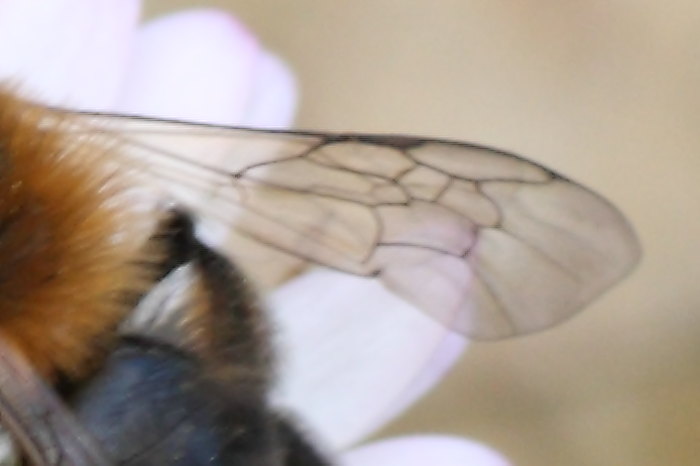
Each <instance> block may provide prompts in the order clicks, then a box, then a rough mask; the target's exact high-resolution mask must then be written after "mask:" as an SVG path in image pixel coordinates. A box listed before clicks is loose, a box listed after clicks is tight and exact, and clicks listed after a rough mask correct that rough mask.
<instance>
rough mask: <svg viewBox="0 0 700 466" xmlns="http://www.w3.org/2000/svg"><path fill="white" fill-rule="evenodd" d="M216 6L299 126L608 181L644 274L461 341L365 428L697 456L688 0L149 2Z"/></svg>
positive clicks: (510, 444) (615, 453)
mask: <svg viewBox="0 0 700 466" xmlns="http://www.w3.org/2000/svg"><path fill="white" fill-rule="evenodd" d="M193 6H217V7H222V8H226V9H228V10H230V11H231V12H232V13H234V14H235V15H237V16H238V17H239V18H241V19H242V20H243V21H244V22H245V23H246V24H247V25H248V26H249V27H250V28H251V29H252V30H254V31H255V32H256V33H257V34H258V36H259V37H260V38H261V40H262V41H263V42H264V43H265V44H266V45H267V47H269V48H270V49H272V50H274V51H276V52H278V53H279V55H280V56H282V57H284V59H285V60H286V61H287V62H288V63H289V64H290V65H291V66H292V68H293V69H294V70H295V72H296V74H297V76H298V79H299V85H300V87H301V93H302V95H301V101H300V112H299V118H298V120H297V122H298V124H297V126H298V127H301V128H309V129H330V130H354V131H360V130H361V131H371V132H402V133H417V134H421V135H430V136H440V137H448V138H456V139H467V140H471V141H475V142H481V143H485V144H489V145H493V146H497V147H501V148H504V149H508V150H512V151H515V152H518V153H521V154H524V155H526V156H528V157H530V158H533V159H536V160H538V161H541V162H542V163H545V164H546V165H548V166H551V167H553V168H556V169H558V170H560V171H561V172H563V173H565V174H567V175H570V176H571V177H572V178H574V179H576V180H578V181H581V182H583V183H584V184H587V185H589V186H591V187H593V188H595V189H596V190H598V191H600V192H601V193H604V194H605V195H606V196H607V197H609V198H610V199H611V200H613V201H614V202H615V203H617V204H618V205H619V206H620V207H621V208H622V210H623V211H625V212H626V213H627V214H628V215H629V217H630V219H631V220H632V222H633V223H634V224H635V225H636V227H637V229H638V231H639V234H640V236H641V240H642V242H643V245H644V247H645V257H644V260H643V263H642V264H641V267H640V268H639V269H638V270H637V271H636V272H635V274H634V275H633V276H632V277H631V278H630V279H629V280H627V281H625V282H624V283H623V284H622V285H621V286H619V287H618V288H616V289H614V290H613V291H612V292H610V293H608V294H607V295H606V296H605V297H604V298H602V299H600V300H599V301H597V302H596V303H595V304H594V305H593V306H591V308H590V309H588V310H587V311H586V312H584V313H583V314H582V315H581V316H580V317H578V318H576V319H574V320H573V321H571V322H569V323H567V324H565V325H562V326H560V327H558V328H556V329H555V330H552V331H549V332H545V333H543V334H541V335H536V336H531V337H528V338H523V339H519V340H514V341H507V342H502V343H492V344H475V345H473V346H472V347H471V349H470V351H469V352H468V353H467V354H466V356H465V357H464V358H463V360H462V361H461V363H460V364H459V367H457V368H456V369H455V370H454V371H453V372H452V373H451V375H450V376H449V377H448V378H447V380H445V381H444V383H442V384H441V385H440V386H439V387H438V388H437V389H435V390H434V391H432V392H431V393H430V395H429V396H428V397H427V398H425V399H424V400H422V401H421V402H420V403H418V404H417V405H416V406H415V407H414V408H413V409H412V410H411V411H410V412H408V413H407V414H406V415H405V416H403V417H402V418H401V419H399V420H397V421H396V422H395V423H393V424H392V425H391V426H389V427H388V428H387V429H386V430H385V431H383V432H381V433H379V434H378V436H385V435H394V434H399V433H408V432H422V431H439V432H445V433H454V434H459V435H465V436H469V437H473V438H475V439H478V440H480V441H483V442H485V443H488V444H490V445H492V446H494V447H496V448H498V449H499V450H501V451H503V452H504V453H505V454H507V455H508V456H509V457H510V459H511V460H512V461H513V462H514V463H515V464H518V465H522V466H539V465H567V466H593V465H608V464H610V465H616V466H625V465H634V466H652V465H653V466H658V465H696V464H700V251H699V249H700V4H699V3H698V2H696V1H691V0H672V1H669V2H657V1H652V0H635V1H630V0H588V1H577V2H574V1H561V0H541V1H531V2H502V1H494V0H469V1H465V0H443V1H439V2H436V1H433V2H427V1H418V0H402V1H389V0H355V1H353V2H319V1H313V0H295V1H293V2H291V1H287V0H266V1H264V2H251V1H244V0H219V1H214V0H206V1H197V2H195V1H193V0H162V1H157V0H150V1H149V0H147V1H146V14H147V16H148V17H152V16H154V15H156V14H159V13H164V12H167V11H173V10H176V9H180V8H183V7H193Z"/></svg>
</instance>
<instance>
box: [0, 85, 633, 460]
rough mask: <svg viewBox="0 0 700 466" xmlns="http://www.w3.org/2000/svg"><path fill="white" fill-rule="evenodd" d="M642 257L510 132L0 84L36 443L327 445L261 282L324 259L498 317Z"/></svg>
mask: <svg viewBox="0 0 700 466" xmlns="http://www.w3.org/2000/svg"><path fill="white" fill-rule="evenodd" d="M639 257H640V246H639V243H638V241H637V239H636V236H635V233H634V231H633V229H632V228H631V226H630V224H629V223H628V221H627V220H626V219H625V218H624V216H623V215H622V214H621V213H620V212H619V211H618V210H617V209H616V208H615V207H614V206H613V205H612V204H610V203H609V202H608V201H607V200H605V199H604V198H603V197H601V196H599V195H597V194H596V193H594V192H592V191H591V190H589V189H587V188H585V187H583V186H581V185H579V184H577V183H576V182H574V181H572V180H570V179H568V178H566V177H563V176H561V175H559V174H557V173H555V172H553V171H552V170H549V169H547V168H545V167H543V166H541V165H539V164H537V163H535V162H531V161H528V160H526V159H524V158H522V157H520V156H518V155H515V154H512V153H509V152H505V151H500V150H497V149H493V148H490V147H485V146H481V145H476V144H469V143H463V142H455V141H443V140H437V139H430V138H417V137H408V136H395V135H367V134H332V133H321V132H306V131H277V130H257V129H248V128H235V127H224V126H216V125H209V124H197V123H190V122H183V121H173V120H162V119H154V118H146V117H141V116H135V115H116V114H105V113H86V112H71V111H68V110H63V109H56V108H47V107H43V106H41V105H38V104H35V103H32V102H30V101H29V100H26V99H23V98H21V97H19V96H18V93H17V92H16V91H14V90H11V89H8V88H4V89H2V90H1V91H0V271H1V273H2V279H1V280H0V419H1V421H2V423H3V425H4V426H6V427H7V428H8V429H9V430H10V431H11V433H12V435H13V436H14V437H15V438H16V439H17V441H18V442H19V444H20V445H21V447H22V449H23V451H24V452H25V454H26V456H27V457H28V458H29V460H30V461H31V462H32V463H33V464H37V465H57V464H60V465H107V464H129V465H141V464H172V465H180V464H183V465H184V464H188V465H196V464H241V465H243V464H246V465H270V466H272V465H301V464H305V465H315V464H317V465H324V464H329V462H328V460H327V459H325V458H324V455H322V454H320V453H319V452H318V451H317V450H316V448H315V447H313V446H312V445H311V443H310V442H309V441H308V440H307V439H306V438H305V435H303V434H302V433H300V431H299V429H298V428H297V427H295V426H294V423H293V422H292V421H290V420H289V419H287V418H286V417H285V416H284V415H282V414H279V413H277V412H276V411H275V410H274V409H273V408H271V407H270V405H269V403H268V401H267V392H268V387H269V385H270V382H271V379H272V376H271V373H272V370H271V367H272V365H273V361H274V357H273V352H272V350H271V349H270V344H269V330H268V328H267V324H266V320H265V313H264V310H263V309H262V307H261V306H260V305H259V304H258V303H257V301H256V299H255V293H254V292H252V291H251V288H254V289H255V290H256V291H258V292H264V291H265V290H267V289H269V288H270V287H272V286H274V285H276V284H278V283H280V282H281V281H284V280H285V279H286V278H288V277H290V276H292V275H294V274H295V273H298V272H299V271H301V270H303V269H304V268H305V267H309V266H314V265H318V266H324V267H329V268H332V269H335V270H339V271H342V272H346V273H348V274H352V275H357V276H362V277H366V278H367V279H371V280H378V281H380V282H382V283H383V284H384V285H386V286H387V287H388V288H389V289H390V290H391V291H393V292H395V293H396V294H397V295H398V296H400V297H401V298H403V299H404V300H406V301H407V302H409V303H411V304H413V305H414V306H415V307H417V308H419V309H421V310H423V311H425V312H426V313H428V314H429V315H430V316H432V317H433V318H434V319H435V320H437V321H438V322H440V323H442V324H443V325H445V326H447V327H449V328H450V329H454V330H456V331H458V332H460V333H462V334H464V335H465V336H467V337H469V338H473V339H481V340H494V339H501V338H508V337H512V336H516V335H523V334H528V333H531V332H535V331H538V330H542V329H546V328H549V327H552V326H554V325H555V324H557V323H559V322H561V321H563V320H566V319H568V318H569V317H571V316H572V315H574V314H575V313H576V312H578V311H579V310H581V309H582V308H583V307H585V306H586V305H587V304H588V303H590V302H591V301H592V300H593V299H595V298H596V297H597V296H599V295H600V294H602V293H603V292H604V291H605V290H607V289H608V288H609V287H611V286H612V285H613V284H615V283H616V282H618V281H619V280H620V279H622V278H623V277H624V276H625V275H627V274H628V273H629V272H630V271H631V270H632V268H633V267H634V265H635V264H636V263H637V262H638V260H639ZM273 258H274V260H275V262H273V261H272V259H273ZM251 284H252V286H251ZM144 316H146V317H144Z"/></svg>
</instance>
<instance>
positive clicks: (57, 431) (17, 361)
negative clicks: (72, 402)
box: [0, 339, 112, 466]
mask: <svg viewBox="0 0 700 466" xmlns="http://www.w3.org/2000/svg"><path fill="white" fill-rule="evenodd" d="M0 418H2V422H3V426H5V427H6V428H7V429H9V431H10V434H11V435H12V437H13V438H15V439H16V440H17V441H18V443H19V444H20V445H21V447H22V449H23V451H24V452H25V453H26V455H27V456H28V457H29V458H30V460H31V461H32V463H31V464H34V465H36V466H49V465H51V466H109V465H111V464H112V463H111V462H110V461H108V460H107V459H106V457H105V456H104V453H103V452H102V450H101V449H100V447H99V446H98V445H97V443H96V442H95V441H94V439H93V438H92V436H91V435H90V434H89V433H88V432H87V431H85V429H84V428H83V427H82V426H81V425H80V423H79V422H78V421H77V420H76V418H75V417H74V415H73V413H72V412H70V411H69V410H68V408H67V407H66V406H65V405H64V403H63V402H62V401H61V399H60V398H59V397H58V396H57V395H56V393H55V392H54V391H53V390H52V389H51V388H49V387H48V385H46V384H45V383H44V382H43V380H42V379H41V378H40V377H39V376H38V375H37V373H36V372H35V371H34V369H33V368H32V367H31V366H30V365H29V363H28V362H27V361H26V360H25V359H24V357H23V356H22V355H21V354H20V353H19V352H17V351H15V350H13V349H12V346H11V345H8V344H6V342H4V341H3V340H2V339H0Z"/></svg>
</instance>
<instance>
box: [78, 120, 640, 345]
mask: <svg viewBox="0 0 700 466" xmlns="http://www.w3.org/2000/svg"><path fill="white" fill-rule="evenodd" d="M95 128H97V129H98V131H99V133H100V134H101V135H102V136H100V137H102V138H104V139H105V142H107V143H109V145H112V146H114V147H115V149H116V153H117V154H118V156H119V157H123V160H122V161H120V163H121V162H125V163H124V165H125V166H126V167H133V169H134V172H135V173H136V174H138V175H139V176H145V177H146V178H145V181H146V182H147V183H149V184H150V185H152V186H156V187H157V188H158V189H159V190H161V191H162V192H163V193H164V194H165V195H166V196H167V197H169V198H171V199H173V200H175V201H176V202H178V203H182V204H184V205H186V206H187V207H188V208H189V209H190V210H191V211H192V212H193V213H195V214H196V215H197V216H198V217H199V219H200V220H201V221H202V222H203V223H204V224H205V225H210V226H212V227H213V228H216V227H218V228H219V229H221V228H222V226H223V231H231V234H232V235H234V237H233V239H231V240H230V241H229V242H227V243H226V248H227V249H228V251H227V252H228V253H229V254H231V255H232V257H233V258H234V260H236V261H237V262H238V264H239V265H240V266H241V267H242V268H243V269H244V270H246V271H248V272H250V273H251V274H252V275H253V276H255V280H256V281H257V282H259V283H262V284H263V285H266V284H267V285H273V284H275V283H277V282H279V281H280V280H283V279H284V278H285V277H289V276H290V275H291V274H293V273H295V271H298V270H299V269H300V267H303V266H304V264H306V263H313V264H318V265H322V266H326V267H331V268H333V269H338V270H341V271H345V272H348V273H351V274H356V275H361V276H366V277H369V278H374V279H378V280H381V281H382V282H383V283H384V284H385V285H386V286H387V287H388V288H390V289H391V290H392V291H393V292H395V293H397V294H398V295H400V296H401V297H403V298H404V299H406V300H408V301H409V302H411V303H413V304H414V305H415V306H417V307H418V308H420V309H422V310H424V311H426V312H428V313H429V314H430V315H432V316H433V317H434V318H436V319H437V320H439V321H440V322H442V323H444V324H445V325H448V326H450V327H451V328H453V329H456V330H457V331H459V332H461V333H463V334H465V335H467V336H469V337H471V338H476V339H497V338H504V337H508V336H513V335H518V334H524V333H529V332H532V331H536V330H539V329H542V328H546V327H549V326H552V325H554V324H556V323H557V322H560V321H562V320H564V319H566V318H568V317H569V316H571V315H573V314H574V313H576V312H577V311H578V310H580V309H581V308H582V307H583V306H585V305H586V304H587V303H588V302H590V301H591V300H592V299H594V298H595V297H597V296H598V295H600V294H601V293H602V292H604V291H605V290H606V289H607V288H609V287H610V286H611V285H613V284H614V283H615V282H617V281H618V280H620V279H621V278H622V277H623V276H625V275H626V274H627V273H628V272H629V271H630V270H631V268H632V267H633V266H634V265H635V263H636V262H637V261H638V258H639V255H640V249H639V245H638V242H637V239H636V237H635V235H634V232H633V231H632V229H631V227H630V225H629V224H628V223H627V221H626V219H625V218H624V217H623V216H622V214H621V213H620V212H619V211H618V210H617V209H616V208H615V207H614V206H612V205H611V204H610V203H609V202H608V201H606V200H605V199H603V198H602V197H600V196H598V195H597V194H595V193H593V192H592V191H590V190H588V189H586V188H585V187H582V186H580V185H578V184H576V183H575V182H573V181H570V180H568V179H566V178H564V177H561V176H559V175H557V174H556V173H554V172H552V171H550V170H548V169H546V168H544V167H542V166H540V165H538V164H536V163H533V162H530V161H527V160H525V159H523V158H521V157H519V156H517V155H514V154H510V153H506V152H502V151H499V150H495V149H491V148H488V147H482V146H478V145H473V144H466V143H458V142H448V141H438V140H431V139H420V138H411V137H403V136H371V135H361V134H346V135H343V134H323V133H311V132H308V133H307V132H284V131H261V130H252V129H243V128H229V127H219V126H210V125H198V124H191V123H183V122H172V121H162V120H155V119H147V118H139V117H127V116H118V115H100V114H79V115H77V118H76V119H75V121H74V124H73V130H74V131H75V132H76V133H79V132H81V131H84V132H85V134H89V133H92V132H94V130H95ZM127 169H128V168H127ZM279 253H282V254H279Z"/></svg>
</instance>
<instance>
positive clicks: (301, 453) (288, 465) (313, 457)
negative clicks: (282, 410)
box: [277, 416, 330, 466]
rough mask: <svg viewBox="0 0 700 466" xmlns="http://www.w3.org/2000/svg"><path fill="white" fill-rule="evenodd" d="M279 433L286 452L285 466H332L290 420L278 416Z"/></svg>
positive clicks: (283, 462)
mask: <svg viewBox="0 0 700 466" xmlns="http://www.w3.org/2000/svg"><path fill="white" fill-rule="evenodd" d="M277 431H278V435H279V441H280V444H281V445H282V449H283V451H284V458H283V461H282V464H283V465H284V466H330V463H329V462H328V460H327V459H326V458H324V457H323V456H322V455H321V454H320V453H319V452H318V450H317V449H316V447H314V446H313V445H311V443H309V442H308V440H307V439H306V438H305V436H304V435H303V433H302V432H301V431H300V430H299V429H298V428H297V427H296V426H295V425H294V424H293V423H292V422H291V421H290V420H289V419H286V418H284V417H281V416H278V418H277Z"/></svg>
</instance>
